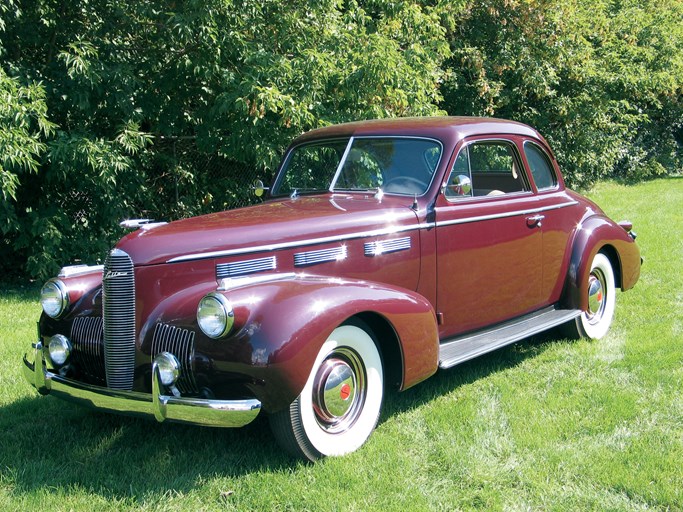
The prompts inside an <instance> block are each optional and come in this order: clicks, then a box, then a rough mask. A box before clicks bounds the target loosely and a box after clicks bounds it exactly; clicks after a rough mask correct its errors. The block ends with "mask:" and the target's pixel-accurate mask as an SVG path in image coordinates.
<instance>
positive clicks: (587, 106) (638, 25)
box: [443, 0, 683, 186]
mask: <svg viewBox="0 0 683 512" xmlns="http://www.w3.org/2000/svg"><path fill="white" fill-rule="evenodd" d="M446 14H449V15H450V16H451V18H448V16H446V19H447V20H449V19H450V22H446V23H445V25H447V26H450V27H451V28H450V31H449V36H448V37H449V39H450V41H451V47H452V50H453V56H452V58H451V60H450V61H449V67H450V68H451V70H452V74H451V75H450V77H449V79H448V80H447V82H446V83H445V85H444V89H443V93H444V97H445V101H444V107H445V108H446V110H448V112H449V113H451V114H467V115H495V116H498V117H507V118H511V119H516V120H519V121H522V122H527V123H529V124H531V125H532V126H534V127H536V128H537V129H539V131H540V132H541V133H543V134H544V135H545V136H546V137H547V138H548V139H549V141H550V142H551V145H552V146H553V148H554V150H555V152H556V154H557V157H558V160H559V161H560V164H561V165H562V167H563V169H564V171H565V174H566V178H568V181H569V182H570V183H571V184H574V185H575V186H587V185H590V184H591V183H594V182H595V181H596V180H598V179H600V178H604V177H607V176H614V177H620V178H623V179H627V180H633V179H642V178H644V177H648V176H650V175H658V174H662V173H663V172H667V171H668V172H676V171H680V170H681V168H682V164H681V162H682V153H681V143H682V142H683V141H682V140H681V139H682V134H681V129H682V127H683V125H682V119H683V100H682V97H681V95H682V94H683V85H682V84H683V21H682V20H683V4H681V2H680V1H678V0H662V1H659V0H646V1H640V0H638V1H636V0H623V1H608V0H604V1H597V2H596V1H594V0H575V1H573V2H565V1H559V0H549V1H541V0H512V1H511V0H487V1H486V2H470V3H468V4H467V5H466V6H465V7H464V8H463V9H462V10H461V11H460V12H458V13H457V14H458V15H459V18H458V19H457V20H453V19H452V17H453V14H452V13H446Z"/></svg>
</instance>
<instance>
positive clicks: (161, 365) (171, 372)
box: [154, 352, 180, 386]
mask: <svg viewBox="0 0 683 512" xmlns="http://www.w3.org/2000/svg"><path fill="white" fill-rule="evenodd" d="M154 364H155V365H156V368H157V371H158V372H159V380H161V383H162V384H163V385H164V386H173V385H174V384H175V383H176V381H177V380H178V377H180V363H179V362H178V359H177V358H176V356H174V355H173V354H171V353H170V352H162V353H161V354H159V355H157V356H156V357H155V358H154Z"/></svg>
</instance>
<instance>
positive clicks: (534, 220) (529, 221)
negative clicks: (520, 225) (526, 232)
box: [526, 215, 545, 228]
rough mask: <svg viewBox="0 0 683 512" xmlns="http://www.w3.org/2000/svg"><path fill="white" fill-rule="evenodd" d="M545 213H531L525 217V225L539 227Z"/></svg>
mask: <svg viewBox="0 0 683 512" xmlns="http://www.w3.org/2000/svg"><path fill="white" fill-rule="evenodd" d="M543 219H545V215H533V216H531V217H527V218H526V225H527V226H529V227H530V228H540V227H541V226H542V225H543Z"/></svg>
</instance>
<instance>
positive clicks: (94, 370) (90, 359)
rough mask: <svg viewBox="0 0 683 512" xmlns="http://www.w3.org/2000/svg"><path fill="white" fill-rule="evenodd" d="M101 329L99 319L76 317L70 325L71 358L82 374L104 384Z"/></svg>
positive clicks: (100, 320) (100, 319)
mask: <svg viewBox="0 0 683 512" xmlns="http://www.w3.org/2000/svg"><path fill="white" fill-rule="evenodd" d="M102 337H103V327H102V318H101V317H87V316H86V317H83V316H81V317H76V318H74V323H73V324H72V325H71V342H72V343H73V348H74V352H73V358H74V361H75V362H77V364H78V366H80V367H81V369H82V370H83V372H84V373H85V374H86V375H88V376H89V377H90V378H91V379H94V380H95V381H97V382H98V383H102V384H104V375H105V370H104V355H103V354H102Z"/></svg>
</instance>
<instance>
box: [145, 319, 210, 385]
mask: <svg viewBox="0 0 683 512" xmlns="http://www.w3.org/2000/svg"><path fill="white" fill-rule="evenodd" d="M194 334H195V333H194V332H193V331H189V330H187V329H181V328H179V327H174V326H172V325H167V324H157V325H156V327H155V328H154V334H153V336H152V353H151V359H152V360H154V358H155V357H156V356H157V355H158V354H160V353H162V352H170V353H171V354H173V355H174V356H176V358H177V359H178V361H179V362H180V366H181V371H180V378H179V379H178V382H177V387H178V389H179V390H180V392H181V393H183V394H196V393H197V392H198V391H199V389H198V387H197V382H196V380H195V376H194V368H193V360H194Z"/></svg>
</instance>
